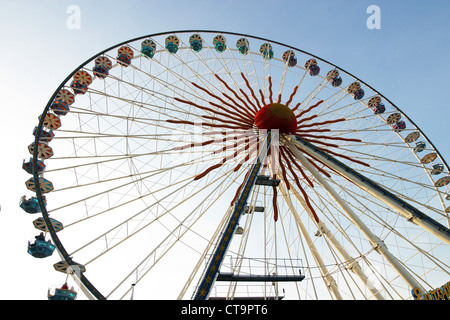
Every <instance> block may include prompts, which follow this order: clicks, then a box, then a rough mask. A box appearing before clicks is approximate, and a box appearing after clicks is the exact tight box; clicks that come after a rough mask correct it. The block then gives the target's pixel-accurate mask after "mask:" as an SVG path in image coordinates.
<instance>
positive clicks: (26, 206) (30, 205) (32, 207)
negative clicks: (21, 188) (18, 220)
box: [19, 196, 45, 214]
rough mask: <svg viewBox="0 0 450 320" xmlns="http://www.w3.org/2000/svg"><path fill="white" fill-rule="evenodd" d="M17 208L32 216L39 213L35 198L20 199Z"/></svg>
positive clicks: (37, 202) (39, 209) (39, 207)
mask: <svg viewBox="0 0 450 320" xmlns="http://www.w3.org/2000/svg"><path fill="white" fill-rule="evenodd" d="M44 200H45V199H44ZM44 202H45V201H44ZM19 206H20V207H21V208H22V209H23V210H25V212H27V213H32V214H33V213H38V212H41V206H40V205H39V201H38V199H37V198H36V197H31V198H30V199H27V198H26V197H25V196H23V197H22V198H20V203H19Z"/></svg>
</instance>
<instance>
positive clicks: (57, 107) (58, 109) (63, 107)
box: [50, 100, 69, 116]
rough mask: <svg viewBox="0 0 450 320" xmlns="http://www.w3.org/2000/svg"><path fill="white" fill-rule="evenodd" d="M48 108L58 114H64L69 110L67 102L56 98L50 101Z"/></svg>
mask: <svg viewBox="0 0 450 320" xmlns="http://www.w3.org/2000/svg"><path fill="white" fill-rule="evenodd" d="M50 109H52V110H53V112H54V113H55V114H57V115H59V116H65V115H66V114H67V112H69V104H68V103H67V102H64V101H62V100H57V101H54V102H53V103H52V105H51V106H50Z"/></svg>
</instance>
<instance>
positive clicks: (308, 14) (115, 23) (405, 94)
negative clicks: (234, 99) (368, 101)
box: [0, 0, 450, 300]
mask: <svg viewBox="0 0 450 320" xmlns="http://www.w3.org/2000/svg"><path fill="white" fill-rule="evenodd" d="M70 5H76V6H78V8H79V9H80V24H79V28H75V29H72V28H69V27H68V25H67V22H68V19H70V16H71V14H70V12H69V13H68V12H67V9H68V7H69V6H70ZM370 5H377V6H378V7H379V8H380V10H381V11H380V12H381V24H380V27H381V28H380V29H369V28H368V27H367V24H366V21H367V19H368V18H369V17H370V14H369V13H367V11H366V10H367V8H368V7H369V6H370ZM449 17H450V1H448V0H430V1H424V0H421V1H417V0H394V1H392V0H390V1H388V0H386V1H380V0H339V1H337V0H316V1H304V0H220V1H217V0H203V1H200V0H189V1H186V0H166V1H161V0H158V1H156V0H147V1H143V0H129V1H117V0H108V1H76V0H73V1H65V0H52V1H50V0H39V1H35V0H14V1H13V0H0V30H1V32H0V47H1V50H0V61H1V62H2V63H1V69H0V103H1V111H2V115H1V117H0V124H1V125H0V131H1V136H2V137H3V139H2V149H1V150H2V151H1V158H0V163H1V166H2V174H1V181H2V184H1V186H0V205H1V212H0V221H1V225H2V226H3V233H4V234H5V233H6V237H4V238H3V239H4V241H2V246H3V247H2V254H1V263H0V299H2V300H3V299H46V290H47V287H48V286H51V285H56V284H60V283H62V282H64V276H63V275H61V274H59V273H57V272H56V271H54V270H53V267H52V265H53V263H55V262H56V260H57V258H56V256H54V257H52V258H51V260H45V259H44V260H38V259H34V258H32V257H31V256H29V255H28V254H27V253H26V246H27V241H28V240H31V239H33V238H34V235H36V233H37V230H36V229H34V227H33V225H32V223H31V222H32V220H34V217H30V216H29V215H27V214H26V213H25V212H24V211H23V210H22V209H20V208H19V206H18V204H19V199H20V197H21V196H22V195H24V194H26V193H27V190H26V188H25V184H24V182H25V181H26V180H27V179H28V178H29V176H28V174H27V173H26V172H25V171H23V170H22V168H21V166H22V161H23V159H25V158H28V157H29V153H28V150H27V146H28V145H29V144H31V143H32V142H33V135H32V131H33V128H34V126H35V125H36V124H37V122H38V119H37V117H38V115H39V114H40V113H41V112H42V110H43V108H44V107H45V105H46V104H47V102H48V99H49V98H50V97H51V95H52V94H53V92H54V91H55V89H56V88H57V86H58V85H59V84H60V83H61V82H62V81H63V80H64V79H65V77H66V76H67V75H68V74H69V73H70V72H72V71H73V70H74V69H75V68H76V67H77V66H79V65H80V64H81V63H82V62H84V61H85V60H86V59H88V58H90V57H91V56H94V55H95V54H96V53H98V52H99V51H101V50H103V49H105V48H107V47H110V46H112V45H114V44H116V43H119V42H122V41H125V40H128V39H132V38H135V37H138V36H144V35H147V34H152V33H157V32H164V31H175V30H185V29H191V30H192V29H207V30H221V31H231V32H241V33H245V34H249V35H254V36H260V37H264V38H268V39H272V40H275V41H279V42H282V43H285V44H289V45H292V46H294V47H296V48H299V49H302V50H305V51H307V52H310V53H313V54H315V55H317V56H319V57H321V58H323V59H325V60H327V61H330V62H332V63H334V64H336V65H338V66H339V67H341V68H343V69H345V70H346V71H348V72H350V73H352V74H354V75H355V76H357V77H358V78H360V79H362V80H363V81H365V82H366V83H368V84H370V85H371V86H372V87H374V88H375V89H376V90H378V91H379V92H381V93H382V94H383V95H384V96H386V97H387V98H388V99H389V100H390V101H392V102H393V103H394V104H396V105H397V106H398V107H399V108H400V109H401V110H402V111H403V112H404V113H405V114H407V115H408V116H409V117H410V118H411V119H412V120H413V121H414V122H415V123H416V125H417V126H419V128H421V130H422V131H423V132H424V133H425V134H426V135H427V136H428V138H429V139H430V140H431V141H432V142H433V143H434V145H435V147H436V148H437V149H438V150H439V151H440V153H441V155H442V156H443V157H444V158H445V159H446V161H447V163H450V139H449V132H450V130H449V125H450V116H449V103H450V101H449V96H447V93H448V92H449V90H450V59H449V58H450V54H449V52H450V19H449ZM69 22H70V21H69Z"/></svg>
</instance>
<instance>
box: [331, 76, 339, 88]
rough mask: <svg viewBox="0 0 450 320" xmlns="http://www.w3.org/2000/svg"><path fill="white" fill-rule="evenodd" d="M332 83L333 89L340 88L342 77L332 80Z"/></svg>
mask: <svg viewBox="0 0 450 320" xmlns="http://www.w3.org/2000/svg"><path fill="white" fill-rule="evenodd" d="M330 83H331V85H332V86H333V87H339V86H340V85H341V84H342V78H341V77H340V76H337V77H334V78H331V79H330Z"/></svg>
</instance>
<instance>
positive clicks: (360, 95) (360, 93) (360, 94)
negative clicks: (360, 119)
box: [353, 88, 364, 100]
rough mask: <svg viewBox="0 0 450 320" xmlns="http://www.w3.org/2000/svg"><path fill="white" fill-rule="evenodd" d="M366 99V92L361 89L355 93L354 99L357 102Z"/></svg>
mask: <svg viewBox="0 0 450 320" xmlns="http://www.w3.org/2000/svg"><path fill="white" fill-rule="evenodd" d="M363 97H364V90H363V89H361V88H359V89H357V90H356V91H355V92H354V93H353V98H354V99H355V100H361V99H362V98H363Z"/></svg>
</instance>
